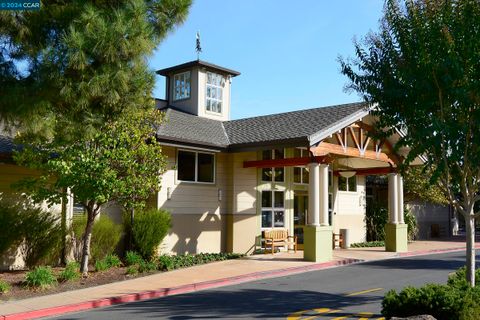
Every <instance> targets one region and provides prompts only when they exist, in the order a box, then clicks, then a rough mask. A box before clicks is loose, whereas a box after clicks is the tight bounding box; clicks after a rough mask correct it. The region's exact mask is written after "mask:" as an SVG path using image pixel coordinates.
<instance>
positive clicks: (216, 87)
mask: <svg viewBox="0 0 480 320" xmlns="http://www.w3.org/2000/svg"><path fill="white" fill-rule="evenodd" d="M208 74H211V76H212V77H214V76H215V77H217V76H218V77H220V78H221V79H223V81H224V85H223V86H222V84H220V85H216V84H214V83H209V82H208ZM225 81H226V79H225V76H223V75H222V74H219V73H215V72H211V71H207V72H205V113H207V114H209V113H210V114H214V115H217V116H218V115H221V116H223V111H224V110H225V104H224V101H223V96H224V94H223V90H224V89H225ZM209 86H210V89H214V90H217V89H220V90H221V92H222V97H221V98H220V99H219V98H218V97H215V98H212V97H209V96H208V94H207V92H208V87H209ZM210 94H211V90H210ZM208 100H210V101H211V102H213V101H215V102H216V103H217V104H218V103H219V102H220V103H221V107H220V112H217V111H214V110H212V107H211V106H210V110H208V109H207V102H208Z"/></svg>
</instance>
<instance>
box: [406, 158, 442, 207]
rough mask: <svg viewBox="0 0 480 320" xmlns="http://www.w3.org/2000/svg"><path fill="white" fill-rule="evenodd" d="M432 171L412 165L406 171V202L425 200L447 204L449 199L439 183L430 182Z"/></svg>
mask: <svg viewBox="0 0 480 320" xmlns="http://www.w3.org/2000/svg"><path fill="white" fill-rule="evenodd" d="M430 177H431V173H430V171H429V170H426V171H424V170H422V168H419V167H410V168H408V170H405V172H404V180H403V187H404V189H405V198H404V201H405V202H411V201H413V200H418V199H420V200H423V201H427V202H431V203H435V204H440V205H446V204H448V199H447V197H445V194H444V193H443V191H442V189H441V188H440V187H439V186H438V185H437V184H432V183H430Z"/></svg>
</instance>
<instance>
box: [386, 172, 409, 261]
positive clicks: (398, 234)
mask: <svg viewBox="0 0 480 320" xmlns="http://www.w3.org/2000/svg"><path fill="white" fill-rule="evenodd" d="M388 214H389V219H388V220H389V221H388V223H387V224H386V225H385V250H386V251H390V252H406V251H408V247H407V243H408V241H407V240H408V239H407V225H406V224H405V223H404V218H403V179H402V177H401V176H400V175H398V174H394V173H391V174H389V175H388Z"/></svg>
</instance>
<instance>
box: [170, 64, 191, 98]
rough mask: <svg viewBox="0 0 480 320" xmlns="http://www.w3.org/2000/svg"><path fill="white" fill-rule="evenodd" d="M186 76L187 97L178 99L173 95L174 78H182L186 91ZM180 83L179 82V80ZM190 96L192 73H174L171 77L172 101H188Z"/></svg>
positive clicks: (174, 87)
mask: <svg viewBox="0 0 480 320" xmlns="http://www.w3.org/2000/svg"><path fill="white" fill-rule="evenodd" d="M187 74H188V95H187V96H185V97H184V96H182V97H180V98H177V97H176V94H175V91H176V90H175V89H176V83H175V82H176V81H175V77H183V83H184V85H183V87H185V89H186V83H187V81H186V80H187V77H186V75H187ZM180 81H181V80H180ZM191 95H192V73H191V72H190V71H184V72H180V73H176V74H174V75H173V99H172V100H173V101H180V100H186V99H190V97H191Z"/></svg>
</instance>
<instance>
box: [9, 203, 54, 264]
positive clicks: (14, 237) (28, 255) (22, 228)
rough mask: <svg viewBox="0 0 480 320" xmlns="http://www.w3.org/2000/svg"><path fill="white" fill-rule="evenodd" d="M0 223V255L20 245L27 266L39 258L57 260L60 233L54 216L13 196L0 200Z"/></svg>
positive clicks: (39, 259)
mask: <svg viewBox="0 0 480 320" xmlns="http://www.w3.org/2000/svg"><path fill="white" fill-rule="evenodd" d="M0 225H1V226H2V232H1V233H0V255H2V254H4V253H5V252H6V251H7V250H9V249H11V248H14V247H17V246H19V245H20V244H21V246H20V248H21V252H22V254H23V257H24V259H25V264H26V265H27V266H28V267H33V266H35V265H37V264H38V263H39V262H41V261H42V260H44V261H43V262H49V263H50V262H57V261H58V258H59V257H60V254H61V249H62V234H63V232H62V229H61V225H60V223H59V221H58V215H54V214H52V213H50V212H47V211H44V210H43V209H41V208H39V207H35V206H34V205H33V204H32V203H31V202H30V201H29V200H28V199H26V198H25V197H23V196H21V195H17V196H15V197H14V196H12V197H11V198H2V199H1V200H0ZM45 260H48V261H45Z"/></svg>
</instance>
